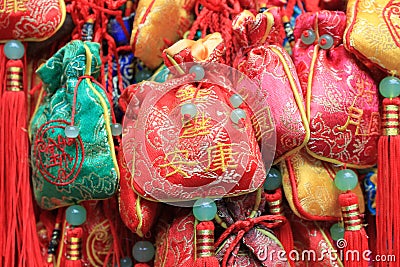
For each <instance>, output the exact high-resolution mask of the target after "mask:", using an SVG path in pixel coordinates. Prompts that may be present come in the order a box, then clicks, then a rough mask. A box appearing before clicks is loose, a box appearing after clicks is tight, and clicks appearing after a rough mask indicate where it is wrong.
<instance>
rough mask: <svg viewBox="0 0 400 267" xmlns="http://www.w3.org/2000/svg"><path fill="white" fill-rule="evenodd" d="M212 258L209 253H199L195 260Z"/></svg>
mask: <svg viewBox="0 0 400 267" xmlns="http://www.w3.org/2000/svg"><path fill="white" fill-rule="evenodd" d="M212 256H214V253H213V252H211V251H207V252H200V253H199V254H197V258H206V257H212Z"/></svg>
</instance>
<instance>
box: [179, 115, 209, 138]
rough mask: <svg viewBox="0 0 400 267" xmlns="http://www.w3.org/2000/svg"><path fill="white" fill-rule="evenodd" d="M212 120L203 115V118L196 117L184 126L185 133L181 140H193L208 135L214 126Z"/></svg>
mask: <svg viewBox="0 0 400 267" xmlns="http://www.w3.org/2000/svg"><path fill="white" fill-rule="evenodd" d="M210 121H211V118H209V117H206V116H205V114H204V113H203V114H202V115H201V116H196V117H195V118H194V119H192V120H190V121H189V122H188V123H186V124H185V125H184V126H183V133H182V134H181V135H180V136H179V138H192V137H196V136H201V135H208V134H209V133H210V129H211V128H212V124H211V123H210Z"/></svg>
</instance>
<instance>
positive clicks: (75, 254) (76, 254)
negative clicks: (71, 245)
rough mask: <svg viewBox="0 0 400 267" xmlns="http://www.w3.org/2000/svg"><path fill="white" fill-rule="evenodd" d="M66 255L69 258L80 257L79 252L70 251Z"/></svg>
mask: <svg viewBox="0 0 400 267" xmlns="http://www.w3.org/2000/svg"><path fill="white" fill-rule="evenodd" d="M67 254H68V255H70V256H80V255H81V252H80V251H79V250H70V251H68V252H67Z"/></svg>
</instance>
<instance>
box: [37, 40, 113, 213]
mask: <svg viewBox="0 0 400 267" xmlns="http://www.w3.org/2000/svg"><path fill="white" fill-rule="evenodd" d="M99 52H100V45H99V44H98V43H93V42H82V41H79V40H76V41H72V42H70V43H68V44H67V45H66V46H64V47H63V48H61V49H60V50H59V51H58V52H57V53H56V54H55V55H54V56H53V57H52V58H50V59H49V60H48V61H47V62H46V63H44V64H43V65H41V66H40V67H39V69H38V70H37V74H38V75H39V77H40V78H41V80H42V81H43V84H44V87H45V96H44V97H43V100H42V101H41V102H40V104H39V105H38V107H37V108H36V111H35V113H34V114H33V116H32V120H31V124H30V136H31V141H32V151H31V162H32V177H33V178H32V179H33V186H34V193H35V197H36V201H37V202H38V204H39V206H40V207H41V208H43V209H54V208H58V207H62V206H67V205H71V204H75V203H78V202H80V201H84V200H95V199H96V200H97V199H106V198H109V197H111V196H113V195H114V193H115V192H116V190H117V186H118V179H119V170H118V165H117V161H116V157H115V150H114V143H113V137H112V134H111V110H110V103H109V101H108V99H107V95H106V93H105V92H104V89H103V88H102V87H101V85H100V84H99V83H97V82H96V80H95V79H96V78H97V77H98V75H99V73H100V67H101V60H100V53H99ZM71 126H74V127H75V129H76V130H74V129H73V128H72V127H71ZM77 131H78V132H77ZM74 133H75V134H76V133H77V134H78V135H77V136H76V137H74V136H73V135H74Z"/></svg>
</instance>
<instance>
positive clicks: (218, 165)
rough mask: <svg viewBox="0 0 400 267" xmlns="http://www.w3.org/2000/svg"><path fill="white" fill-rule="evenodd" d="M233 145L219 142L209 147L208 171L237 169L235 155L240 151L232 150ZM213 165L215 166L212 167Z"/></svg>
mask: <svg viewBox="0 0 400 267" xmlns="http://www.w3.org/2000/svg"><path fill="white" fill-rule="evenodd" d="M233 145H234V144H224V143H218V144H217V145H215V146H212V147H209V148H208V149H207V153H208V167H207V168H206V171H217V170H221V171H223V172H225V171H226V170H227V169H235V168H236V167H237V164H235V160H234V159H233V156H234V155H237V154H238V152H233V151H232V146H233ZM211 166H213V168H211Z"/></svg>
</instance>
